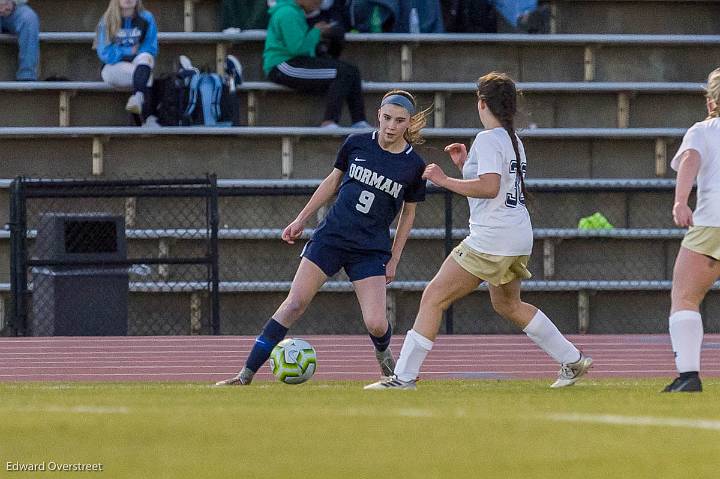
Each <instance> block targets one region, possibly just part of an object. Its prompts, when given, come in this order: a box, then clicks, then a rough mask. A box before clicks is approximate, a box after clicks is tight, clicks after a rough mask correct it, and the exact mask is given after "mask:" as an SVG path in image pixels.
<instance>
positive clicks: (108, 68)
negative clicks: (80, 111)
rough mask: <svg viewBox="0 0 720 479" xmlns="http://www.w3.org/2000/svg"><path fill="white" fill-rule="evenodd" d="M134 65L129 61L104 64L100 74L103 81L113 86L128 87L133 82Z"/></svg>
mask: <svg viewBox="0 0 720 479" xmlns="http://www.w3.org/2000/svg"><path fill="white" fill-rule="evenodd" d="M134 72H135V65H133V64H132V63H130V62H118V63H115V64H113V65H105V66H104V67H103V69H102V71H101V72H100V76H102V79H103V81H104V82H105V83H108V84H109V85H111V86H114V87H115V88H130V87H131V86H132V84H133V73H134Z"/></svg>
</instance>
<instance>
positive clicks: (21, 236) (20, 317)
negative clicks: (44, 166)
mask: <svg viewBox="0 0 720 479" xmlns="http://www.w3.org/2000/svg"><path fill="white" fill-rule="evenodd" d="M10 194H11V196H12V197H11V199H10V282H11V296H12V309H11V311H12V313H11V315H10V320H9V328H10V330H11V333H12V334H14V335H25V331H26V327H27V309H26V307H25V301H26V299H27V271H26V264H25V261H26V259H27V258H26V251H25V235H26V234H27V227H26V218H25V198H24V188H23V179H22V178H21V177H17V178H16V179H15V181H13V182H12V186H11V189H10Z"/></svg>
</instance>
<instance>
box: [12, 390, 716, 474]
mask: <svg viewBox="0 0 720 479" xmlns="http://www.w3.org/2000/svg"><path fill="white" fill-rule="evenodd" d="M665 382H667V381H666V380H664V379H663V380H596V381H584V382H582V383H580V384H578V385H577V386H575V387H573V388H568V389H566V390H550V389H549V388H548V384H549V382H548V381H424V382H422V383H420V387H419V389H418V390H417V391H363V390H362V389H361V387H362V383H359V382H310V383H307V384H304V385H302V386H286V385H283V384H280V383H263V382H257V383H256V384H254V385H253V386H251V387H247V388H213V387H210V386H208V385H206V384H196V383H195V384H173V383H148V384H143V383H122V384H107V383H105V384H87V383H84V384H79V383H64V384H48V383H14V384H13V383H5V384H0V398H1V400H0V461H2V462H1V468H0V477H18V478H21V477H27V478H31V477H32V478H36V477H41V478H45V477H48V478H49V477H62V478H68V477H107V478H145V477H147V478H173V479H179V478H225V477H233V478H283V477H292V478H319V477H321V478H341V479H349V478H364V477H367V478H396V477H397V478H406V477H412V478H465V477H468V478H470V477H472V478H487V477H493V478H495V477H498V478H508V477H512V478H515V477H517V478H552V479H557V478H565V477H572V478H594V477H598V478H599V477H602V478H605V479H615V478H645V477H647V478H658V477H683V478H700V477H703V478H704V477H720V406H719V405H720V401H719V399H720V394H718V391H720V380H717V379H715V380H706V381H705V382H704V386H705V389H706V391H705V392H704V393H702V394H673V395H668V394H658V392H657V391H658V390H659V389H661V388H662V386H663V385H664V384H665ZM608 422H614V423H613V424H610V423H608ZM50 461H53V462H55V463H65V464H74V463H102V464H103V472H75V473H73V472H48V471H46V472H8V471H7V467H8V464H7V463H8V462H10V463H46V464H47V463H49V462H50Z"/></svg>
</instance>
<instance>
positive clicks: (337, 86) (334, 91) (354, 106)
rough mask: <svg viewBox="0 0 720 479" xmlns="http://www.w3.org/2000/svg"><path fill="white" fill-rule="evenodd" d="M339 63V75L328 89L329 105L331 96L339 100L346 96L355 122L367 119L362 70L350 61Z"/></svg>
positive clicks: (351, 116) (351, 118) (351, 117)
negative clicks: (361, 77) (361, 76)
mask: <svg viewBox="0 0 720 479" xmlns="http://www.w3.org/2000/svg"><path fill="white" fill-rule="evenodd" d="M337 63H338V67H337V72H338V73H337V77H336V78H335V81H334V82H333V84H332V85H330V89H329V90H328V107H329V105H330V100H331V98H337V99H338V100H339V101H341V100H342V99H343V98H345V100H346V101H347V105H348V109H349V110H350V120H351V121H352V122H353V124H355V123H357V122H360V121H365V101H364V100H363V95H362V80H361V79H360V70H358V67H356V66H355V65H351V64H350V63H345V62H341V61H338V62H337ZM326 115H327V113H326Z"/></svg>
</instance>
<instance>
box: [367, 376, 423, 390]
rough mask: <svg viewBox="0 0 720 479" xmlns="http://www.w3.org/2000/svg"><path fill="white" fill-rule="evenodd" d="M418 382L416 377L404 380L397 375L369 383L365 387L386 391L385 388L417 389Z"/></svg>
mask: <svg viewBox="0 0 720 479" xmlns="http://www.w3.org/2000/svg"><path fill="white" fill-rule="evenodd" d="M416 383H417V380H416V379H413V380H412V381H402V380H400V379H398V378H397V376H390V377H389V378H386V379H383V380H381V381H378V382H376V383H372V384H368V385H367V386H365V387H364V388H363V389H367V390H369V391H384V390H385V389H412V390H415V389H417V387H416V386H415V385H416Z"/></svg>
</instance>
